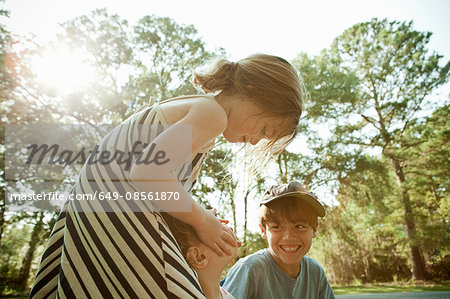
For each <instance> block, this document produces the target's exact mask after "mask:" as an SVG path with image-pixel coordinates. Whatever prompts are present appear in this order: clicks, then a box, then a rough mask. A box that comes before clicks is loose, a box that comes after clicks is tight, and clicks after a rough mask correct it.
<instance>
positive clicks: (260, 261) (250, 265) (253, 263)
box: [232, 248, 270, 271]
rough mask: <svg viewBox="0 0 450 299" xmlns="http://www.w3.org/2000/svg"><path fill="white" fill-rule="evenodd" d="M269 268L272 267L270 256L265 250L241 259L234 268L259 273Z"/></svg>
mask: <svg viewBox="0 0 450 299" xmlns="http://www.w3.org/2000/svg"><path fill="white" fill-rule="evenodd" d="M267 267H270V254H269V252H268V251H267V248H265V249H261V250H259V251H257V252H254V253H252V254H250V255H247V256H246V257H243V258H241V259H240V260H239V261H237V263H236V264H235V265H234V266H233V267H232V268H246V269H248V270H252V271H258V270H262V269H266V268H267Z"/></svg>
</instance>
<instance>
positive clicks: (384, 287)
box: [0, 281, 450, 299]
mask: <svg viewBox="0 0 450 299" xmlns="http://www.w3.org/2000/svg"><path fill="white" fill-rule="evenodd" d="M333 291H334V293H335V294H336V295H356V294H375V293H413V292H443V291H450V281H446V282H440V283H433V282H390V283H376V284H364V285H363V284H361V285H354V286H338V285H333ZM0 298H1V299H25V298H28V297H22V296H19V297H12V296H11V297H2V296H0Z"/></svg>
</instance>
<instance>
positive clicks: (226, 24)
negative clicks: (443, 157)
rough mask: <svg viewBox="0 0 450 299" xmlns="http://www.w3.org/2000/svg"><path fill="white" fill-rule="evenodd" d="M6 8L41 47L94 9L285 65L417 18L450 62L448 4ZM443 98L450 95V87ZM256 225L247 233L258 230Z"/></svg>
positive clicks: (31, 0) (210, 1)
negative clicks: (352, 32)
mask: <svg viewBox="0 0 450 299" xmlns="http://www.w3.org/2000/svg"><path fill="white" fill-rule="evenodd" d="M0 3H1V2H0ZM2 5H3V7H4V8H5V9H7V10H10V18H9V19H4V18H2V19H0V23H3V24H5V25H6V26H7V28H8V29H9V30H10V31H11V32H12V33H13V34H17V35H25V34H28V33H33V34H35V35H36V36H37V38H38V40H40V41H49V40H52V39H53V38H54V37H55V34H56V32H58V31H59V30H60V29H59V26H58V24H59V23H62V22H64V21H67V20H70V19H72V18H74V17H77V16H81V15H87V14H89V13H90V12H91V11H92V10H94V9H96V8H105V7H106V8H107V9H108V12H109V13H110V14H112V13H116V14H118V15H119V16H120V17H122V18H123V19H126V20H128V21H129V22H130V23H131V24H132V25H133V24H134V23H135V22H136V21H137V20H139V19H140V18H141V17H143V16H145V15H150V14H155V15H157V16H161V17H170V18H172V19H174V20H175V21H176V22H178V23H180V24H186V25H190V24H192V25H194V26H195V28H196V29H197V30H198V35H199V37H201V38H202V40H203V41H204V42H205V43H206V45H207V47H208V48H209V49H211V50H212V49H215V48H218V47H222V48H224V49H225V50H226V52H227V54H228V55H229V58H230V59H232V60H238V59H241V58H244V57H245V56H247V55H250V54H253V53H267V54H274V55H278V56H281V57H284V58H285V59H288V60H291V59H293V58H295V57H296V56H297V55H298V54H299V53H300V52H306V53H308V54H309V55H317V54H319V52H320V50H321V49H323V48H327V47H329V46H330V45H331V43H332V41H333V39H334V38H335V37H337V36H338V35H339V34H341V33H342V32H343V31H344V30H346V29H347V28H349V27H351V26H352V25H354V24H356V23H359V22H366V21H370V20H371V19H372V18H380V19H382V18H388V19H389V20H397V21H411V20H412V21H414V29H415V30H418V31H430V32H433V36H432V37H431V40H430V43H429V49H431V50H433V51H437V52H438V53H439V54H441V55H443V56H444V61H448V60H449V59H450V39H449V37H450V18H449V13H450V0H387V1H386V0H376V1H375V0H328V1H325V0H322V1H321V0H310V1H303V0H295V1H288V0H278V1H274V0H269V1H268V0H257V1H255V0H227V1H224V0H222V1H216V0H191V1H188V0H176V1H175V0H158V1H156V0H145V1H144V0H117V1H113V0H109V1H107V0H39V1H37V0H6V1H5V3H3V4H2ZM442 94H443V95H444V96H445V95H449V94H450V84H446V86H445V87H444V88H443V93H442ZM447 98H448V96H447ZM256 208H257V207H256V206H255V207H250V208H249V209H250V210H254V209H256ZM238 210H240V209H238ZM241 217H242V216H240V218H241ZM252 220H253V221H251V223H250V230H253V231H256V230H257V223H256V221H255V220H256V219H254V218H253V219H252Z"/></svg>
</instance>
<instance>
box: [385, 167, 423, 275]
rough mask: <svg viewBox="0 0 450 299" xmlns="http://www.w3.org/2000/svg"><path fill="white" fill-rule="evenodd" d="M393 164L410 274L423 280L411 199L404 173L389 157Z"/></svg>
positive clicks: (421, 260) (421, 261)
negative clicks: (400, 200) (409, 259)
mask: <svg viewBox="0 0 450 299" xmlns="http://www.w3.org/2000/svg"><path fill="white" fill-rule="evenodd" d="M391 161H392V164H393V165H394V169H395V174H396V176H397V183H398V185H399V187H400V190H401V197H402V202H403V208H404V218H405V224H406V234H407V236H408V242H409V249H410V253H411V263H412V275H413V279H414V280H423V279H424V278H425V264H424V261H423V259H422V254H421V252H420V248H419V246H418V244H417V243H418V242H417V237H416V235H417V234H416V225H415V223H414V216H413V211H412V205H411V200H410V198H409V194H408V191H407V190H406V187H405V175H404V173H403V168H402V166H401V165H400V162H399V161H398V160H396V159H394V158H391Z"/></svg>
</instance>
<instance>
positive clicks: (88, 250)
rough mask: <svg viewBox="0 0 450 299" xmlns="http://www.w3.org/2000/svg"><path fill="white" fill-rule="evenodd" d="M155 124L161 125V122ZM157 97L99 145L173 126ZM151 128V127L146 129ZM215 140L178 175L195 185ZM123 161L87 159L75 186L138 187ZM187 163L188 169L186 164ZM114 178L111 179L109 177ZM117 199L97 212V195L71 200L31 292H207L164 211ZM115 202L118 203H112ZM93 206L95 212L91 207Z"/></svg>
mask: <svg viewBox="0 0 450 299" xmlns="http://www.w3.org/2000/svg"><path fill="white" fill-rule="evenodd" d="M155 125H157V126H155ZM167 127H168V125H167V121H166V120H165V118H164V115H163V114H162V111H161V108H160V106H159V104H153V105H152V106H151V107H147V108H145V109H141V110H140V111H138V112H137V113H135V114H134V115H132V116H131V117H130V118H128V119H127V120H126V121H124V122H123V123H122V124H120V125H119V126H117V127H116V128H115V129H113V130H112V131H111V132H110V133H109V134H108V135H107V136H105V137H104V138H103V139H102V141H101V142H100V143H99V149H109V150H111V149H112V148H114V149H118V148H120V149H121V150H123V151H125V152H127V150H128V151H129V150H130V148H131V147H132V144H133V143H134V141H135V140H136V138H141V137H142V135H144V136H148V137H146V138H148V142H151V140H152V139H153V138H155V137H156V136H158V135H159V134H160V133H161V132H163V131H164V129H165V128H167ZM145 128H148V131H145V130H146V129H145ZM213 146H214V143H213V142H212V143H211V144H208V145H207V146H205V147H204V148H203V149H202V150H200V151H199V152H198V153H196V154H194V155H193V160H192V163H191V165H183V167H181V168H180V170H179V171H178V180H179V181H180V182H181V184H182V185H183V187H184V189H186V190H188V191H190V190H191V189H192V186H193V184H194V182H195V180H196V178H197V176H198V173H199V169H200V166H201V164H202V163H203V161H204V160H205V159H206V157H207V155H208V153H209V151H210V150H211V149H212V148H213ZM124 166H125V165H119V164H115V165H113V164H111V165H102V164H99V163H95V164H92V165H89V164H88V163H86V164H85V165H84V166H83V169H82V171H81V173H80V176H79V178H78V180H77V182H76V184H75V186H74V188H73V189H72V193H75V194H81V193H83V194H86V193H94V192H95V191H97V192H118V193H119V194H125V193H126V192H135V191H138V190H136V188H135V187H134V186H133V184H132V182H130V181H127V180H123V179H121V178H123V177H126V176H127V174H128V173H127V171H126V170H124ZM188 166H191V169H190V171H189V170H183V169H188V168H189V167H188ZM103 178H108V179H103ZM124 202H125V201H124V200H122V201H120V200H118V201H111V202H107V203H102V205H103V206H102V207H100V208H105V206H104V205H105V204H106V205H108V206H107V207H106V208H107V209H110V208H111V209H113V210H114V209H118V210H120V209H121V208H122V209H123V208H124V207H123V206H122V207H121V206H120V205H123V204H128V205H134V206H132V207H131V208H132V210H130V207H128V209H127V210H124V211H123V212H98V211H102V210H99V207H97V206H95V205H96V204H98V201H96V202H90V201H85V200H81V201H78V200H71V201H68V202H66V204H65V206H64V208H63V209H62V211H61V213H60V215H59V217H58V219H57V222H56V224H55V226H54V228H53V231H52V233H51V235H50V239H49V242H48V244H47V247H46V249H45V252H44V254H43V256H42V259H41V263H40V266H39V269H38V272H37V275H36V279H35V281H34V283H33V287H32V289H31V293H30V298H158V299H159V298H204V295H203V292H202V290H201V288H200V285H199V282H198V278H197V275H196V273H195V271H193V270H192V269H191V268H190V267H189V266H188V264H187V263H186V261H185V259H184V258H183V256H182V253H181V250H180V248H179V246H178V244H177V243H176V241H175V239H174V237H173V235H172V233H171V231H170V229H169V227H168V226H167V224H166V222H165V221H164V219H163V217H162V216H161V214H160V213H158V212H148V211H146V210H145V207H143V206H139V204H140V203H139V202H138V203H135V202H134V201H131V203H124ZM113 205H114V206H113ZM93 211H95V212H93Z"/></svg>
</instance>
